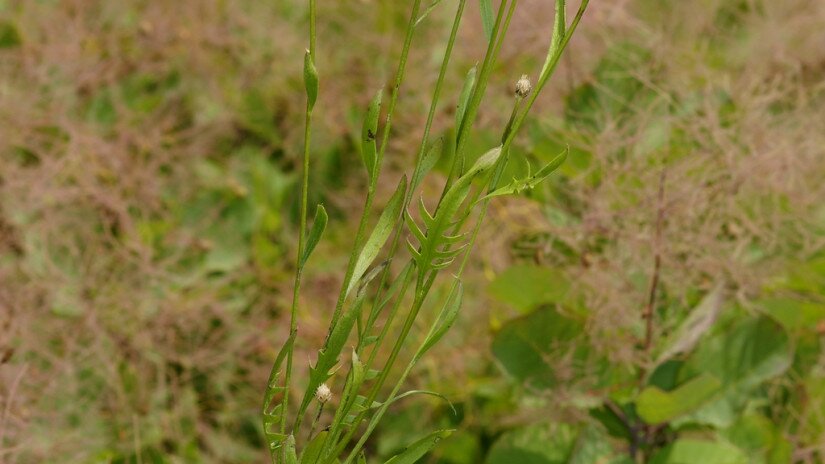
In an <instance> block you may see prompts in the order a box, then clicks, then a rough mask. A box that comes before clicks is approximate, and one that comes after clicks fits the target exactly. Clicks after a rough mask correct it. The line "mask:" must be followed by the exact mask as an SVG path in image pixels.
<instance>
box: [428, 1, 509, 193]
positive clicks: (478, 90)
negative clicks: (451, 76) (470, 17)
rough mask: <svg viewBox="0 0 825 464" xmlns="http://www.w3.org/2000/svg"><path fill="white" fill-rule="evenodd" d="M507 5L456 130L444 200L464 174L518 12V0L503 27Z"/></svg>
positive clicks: (500, 12)
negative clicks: (480, 113)
mask: <svg viewBox="0 0 825 464" xmlns="http://www.w3.org/2000/svg"><path fill="white" fill-rule="evenodd" d="M506 5H507V1H506V0H504V1H502V3H501V5H499V9H498V14H497V15H496V22H495V24H494V25H493V32H492V36H491V38H490V43H489V44H488V46H487V52H486V53H485V55H484V61H483V62H482V64H481V70H480V72H479V77H478V80H477V82H476V85H475V88H474V89H473V93H472V96H471V97H470V103H469V105H467V112H466V113H465V115H464V119H463V120H462V123H461V127H457V128H456V130H457V131H458V137H457V138H456V149H455V153H454V154H453V164H452V166H451V167H450V171H449V173H448V175H447V182H446V183H445V184H444V190H443V191H442V194H441V195H442V198H443V196H444V194H446V193H447V190H449V188H450V186H451V185H452V183H453V181H454V180H455V179H456V178H458V177H460V176H461V175H462V174H463V171H464V160H465V156H464V151H465V149H466V147H467V140H468V139H469V135H470V131H471V130H472V127H473V125H474V123H475V119H476V117H477V116H478V110H479V108H480V106H481V101H482V100H483V98H484V94H485V92H486V91H487V84H488V83H489V81H490V74H491V73H492V70H493V66H494V65H495V62H496V60H497V59H498V54H499V51H500V50H501V45H502V43H503V42H504V37H505V36H506V35H507V30H508V29H509V28H510V21H511V20H512V18H513V13H514V12H515V10H516V6H517V5H518V0H513V1H512V3H510V8H509V10H508V13H507V18H506V19H504V26H503V27H502V19H503V18H504V11H505V9H506ZM499 29H501V33H499Z"/></svg>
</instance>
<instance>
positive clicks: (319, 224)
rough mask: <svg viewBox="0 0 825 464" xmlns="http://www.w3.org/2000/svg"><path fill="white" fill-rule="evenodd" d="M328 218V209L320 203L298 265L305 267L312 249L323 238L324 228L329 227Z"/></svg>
mask: <svg viewBox="0 0 825 464" xmlns="http://www.w3.org/2000/svg"><path fill="white" fill-rule="evenodd" d="M328 219H329V217H328V216H327V210H326V209H324V206H323V205H318V207H317V208H316V209H315V220H314V221H313V222H312V229H310V231H309V235H308V236H307V243H306V245H305V246H304V253H303V254H302V255H301V262H300V263H299V265H298V267H299V268H303V267H304V265H305V264H306V262H307V260H308V259H309V255H311V254H312V251H313V250H315V247H316V246H317V245H318V242H319V241H320V240H321V235H323V234H324V229H326V228H327V220H328Z"/></svg>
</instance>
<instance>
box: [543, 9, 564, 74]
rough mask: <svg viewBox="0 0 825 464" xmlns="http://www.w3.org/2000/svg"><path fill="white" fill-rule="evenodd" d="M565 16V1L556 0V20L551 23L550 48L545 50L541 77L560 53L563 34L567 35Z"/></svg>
mask: <svg viewBox="0 0 825 464" xmlns="http://www.w3.org/2000/svg"><path fill="white" fill-rule="evenodd" d="M566 16H567V11H566V7H565V0H556V18H555V20H554V21H553V35H552V37H550V47H548V49H547V58H546V59H545V60H544V66H542V68H541V76H544V74H545V73H546V72H547V70H548V68H549V67H550V63H551V62H553V60H554V58H555V56H556V55H557V54H559V53H561V44H562V40H563V39H564V34H566V33H567V30H566V29H567V18H566Z"/></svg>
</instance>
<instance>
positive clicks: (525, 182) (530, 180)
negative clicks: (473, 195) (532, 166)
mask: <svg viewBox="0 0 825 464" xmlns="http://www.w3.org/2000/svg"><path fill="white" fill-rule="evenodd" d="M569 152H570V149H569V148H567V149H565V150H564V151H563V152H561V153H560V154H559V155H558V156H556V157H555V158H553V160H552V161H550V162H549V163H548V164H547V165H546V166H544V167H543V168H541V169H540V170H539V171H538V172H537V173H535V174H533V175H531V174H530V173H529V172H528V173H527V177H525V178H523V179H513V182H511V183H509V184H507V185H505V186H504V187H501V188H498V189H496V190H494V191H492V192H490V193H488V194H487V195H485V196H484V197H482V198H480V199H479V201H482V200H485V199H488V198H493V197H499V196H502V195H514V194H519V193H521V192H523V191H525V190H530V189H532V188H535V187H536V186H537V185H539V184H540V183H542V181H544V180H545V179H547V177H548V176H550V174H552V173H553V171H555V170H556V169H558V168H559V166H561V165H562V164H564V161H565V160H566V159H567V154H568V153H569ZM528 169H529V165H528Z"/></svg>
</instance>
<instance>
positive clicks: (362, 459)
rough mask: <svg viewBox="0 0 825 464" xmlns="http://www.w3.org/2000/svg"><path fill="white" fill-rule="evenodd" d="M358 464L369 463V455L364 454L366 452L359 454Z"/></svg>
mask: <svg viewBox="0 0 825 464" xmlns="http://www.w3.org/2000/svg"><path fill="white" fill-rule="evenodd" d="M358 464H367V456H365V455H364V452H363V451H361V453H359V454H358Z"/></svg>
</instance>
